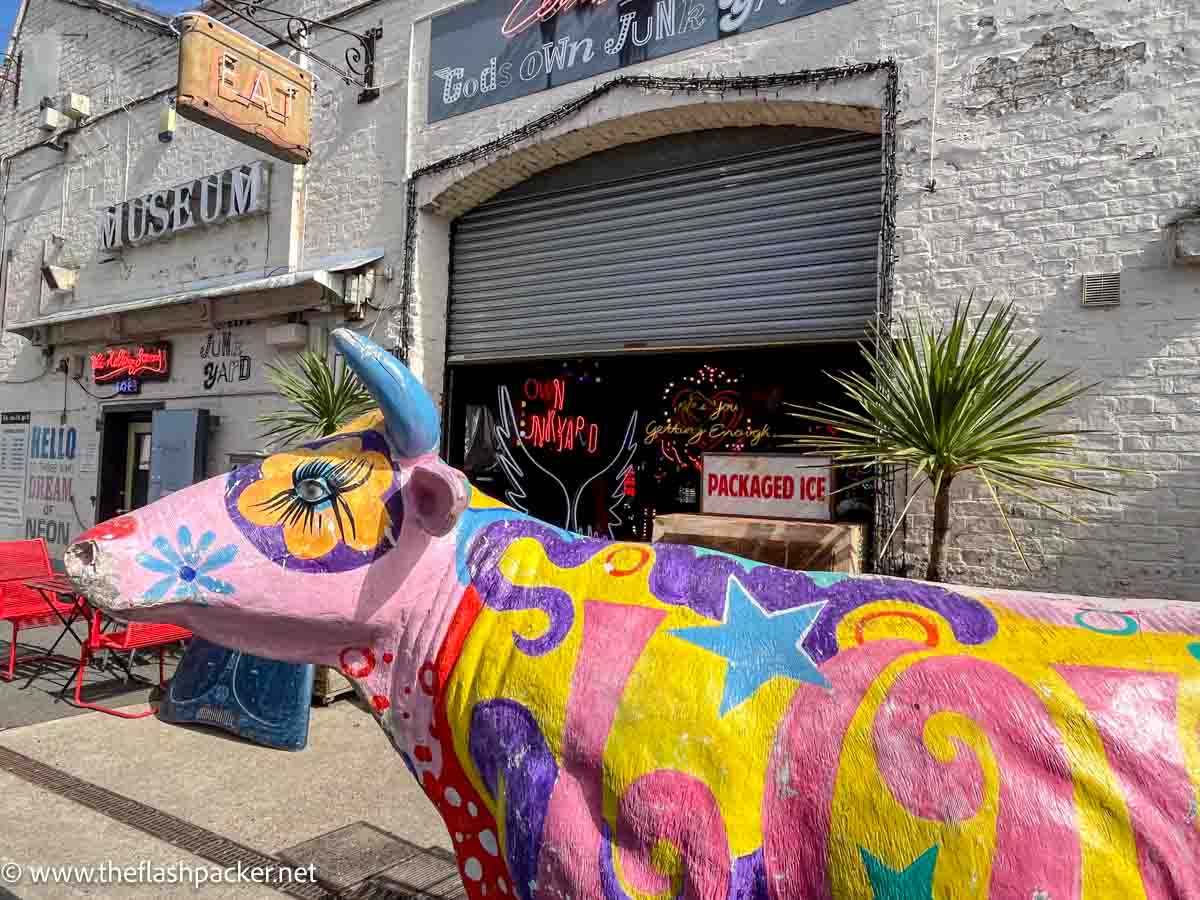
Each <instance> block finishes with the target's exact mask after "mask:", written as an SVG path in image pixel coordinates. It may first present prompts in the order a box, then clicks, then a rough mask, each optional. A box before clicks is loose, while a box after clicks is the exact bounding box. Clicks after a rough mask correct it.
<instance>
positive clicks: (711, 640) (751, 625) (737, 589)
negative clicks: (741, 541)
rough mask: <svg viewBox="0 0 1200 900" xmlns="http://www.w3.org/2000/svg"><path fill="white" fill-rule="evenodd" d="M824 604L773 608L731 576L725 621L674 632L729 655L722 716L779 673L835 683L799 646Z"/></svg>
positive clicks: (824, 683) (690, 641)
mask: <svg viewBox="0 0 1200 900" xmlns="http://www.w3.org/2000/svg"><path fill="white" fill-rule="evenodd" d="M824 605H825V604H824V603H823V602H821V603H808V604H806V605H804V606H799V607H796V608H795V609H787V610H782V611H780V612H775V613H769V612H767V611H766V610H765V609H763V608H762V607H761V606H759V605H758V601H757V600H755V599H754V598H753V597H752V596H750V593H749V592H748V591H747V590H746V588H745V587H744V586H743V585H742V583H741V582H740V581H738V580H737V578H734V577H732V576H731V577H730V579H729V582H728V583H727V584H726V586H725V618H724V620H723V621H722V622H721V624H720V625H711V626H700V627H695V628H678V629H675V630H673V631H672V632H671V634H673V635H675V636H676V637H678V638H681V639H682V640H685V641H687V642H688V643H689V644H695V645H696V646H697V647H703V648H704V649H705V650H709V651H711V652H713V653H715V654H717V655H718V656H721V657H724V658H725V659H726V660H727V661H728V663H729V665H728V667H727V668H726V671H725V691H724V694H723V696H722V697H721V715H722V716H723V715H725V713H727V712H729V711H730V710H731V709H733V708H735V707H736V706H738V705H740V704H741V703H742V702H743V701H745V700H746V699H748V698H749V697H750V696H751V695H752V694H753V693H754V692H755V691H757V690H758V689H759V688H760V687H761V686H762V685H763V684H765V683H766V682H768V681H770V680H771V679H772V678H774V677H776V676H778V675H782V676H784V677H785V678H792V679H795V680H796V681H804V682H807V683H809V684H819V685H821V687H829V686H830V684H829V681H828V680H827V679H826V678H825V676H824V675H822V674H821V673H820V671H818V669H817V667H816V665H815V664H814V663H813V661H812V657H810V656H809V655H808V654H807V653H806V652H805V651H804V648H803V647H801V646H800V644H801V642H802V641H803V640H804V636H805V635H806V634H807V633H808V630H809V629H810V628H811V627H812V624H813V622H814V621H815V620H816V618H817V615H818V614H819V613H820V612H821V607H823V606H824Z"/></svg>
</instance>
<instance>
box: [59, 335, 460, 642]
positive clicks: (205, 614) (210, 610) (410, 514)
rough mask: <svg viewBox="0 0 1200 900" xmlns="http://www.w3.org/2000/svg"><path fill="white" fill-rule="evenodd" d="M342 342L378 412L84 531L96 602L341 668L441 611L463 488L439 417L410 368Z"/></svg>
mask: <svg viewBox="0 0 1200 900" xmlns="http://www.w3.org/2000/svg"><path fill="white" fill-rule="evenodd" d="M334 340H335V342H336V343H337V346H338V347H339V349H340V350H341V351H342V353H343V354H344V355H345V357H346V360H347V362H348V363H349V365H350V366H351V368H352V369H353V370H354V372H356V373H357V374H358V376H359V377H360V378H361V379H362V381H363V383H364V384H365V385H366V387H367V389H368V390H369V391H370V392H371V395H372V396H373V397H374V399H375V400H376V402H377V403H378V404H379V409H380V411H379V412H378V413H374V414H370V415H367V416H364V417H363V418H361V419H359V420H357V421H356V422H353V423H351V424H350V425H348V426H347V427H346V428H344V429H343V430H342V431H340V432H339V433H338V434H336V435H332V436H330V437H327V438H323V439H321V440H318V441H314V442H313V443H311V444H308V445H307V446H304V447H300V448H297V449H294V450H287V451H284V452H281V453H277V454H275V455H273V456H270V457H268V458H267V459H265V460H263V461H262V462H261V463H260V464H258V465H252V466H244V467H242V468H240V469H238V470H237V471H236V472H233V473H231V474H229V475H221V476H218V477H216V478H210V479H209V480H207V481H205V482H202V483H200V484H196V485H193V486H192V487H189V488H186V489H185V490H181V491H178V492H177V493H174V494H171V495H170V496H168V497H165V498H163V499H162V500H159V501H158V502H156V503H152V504H150V505H149V506H146V507H143V508H142V509H140V510H137V511H136V512H133V513H130V514H128V515H125V516H122V517H120V518H118V519H115V520H112V521H109V522H106V523H103V524H101V525H99V526H98V527H96V528H94V529H92V530H91V531H89V532H87V533H86V534H84V535H81V536H80V539H79V540H78V541H76V542H75V543H74V544H73V545H72V546H71V547H70V548H69V549H68V550H67V554H66V566H67V571H68V572H69V573H70V575H71V577H72V578H73V579H74V580H75V581H76V583H77V584H79V586H80V587H81V589H82V590H84V591H85V592H86V595H87V596H88V598H89V600H90V601H91V602H92V603H93V604H95V605H97V606H99V607H101V608H102V609H105V610H107V611H109V612H111V613H113V614H115V615H117V616H118V617H120V618H123V619H127V620H129V621H133V622H138V621H144V622H163V623H171V624H178V625H184V626H187V627H189V628H191V629H192V630H193V631H195V632H196V633H197V634H199V635H201V636H202V637H205V638H208V639H209V640H212V641H214V642H217V643H219V644H222V645H224V646H227V647H232V648H235V649H240V650H244V651H247V652H251V653H257V654H260V655H263V656H268V657H271V658H274V659H282V660H290V661H296V662H318V663H329V664H333V661H335V660H336V659H337V657H338V653H339V651H341V650H342V649H343V648H345V647H347V646H357V645H362V646H370V645H371V644H373V643H375V641H376V639H378V638H381V637H383V635H384V634H385V633H390V632H394V631H395V630H396V629H397V627H398V626H400V625H401V624H402V623H403V621H404V620H405V619H406V618H407V617H409V616H411V615H413V613H414V612H415V610H416V609H417V608H419V607H421V606H425V607H428V606H429V605H430V604H433V603H436V602H438V600H439V597H441V596H443V595H444V591H446V590H447V589H448V588H449V587H450V585H449V584H448V583H447V579H448V577H452V575H453V571H454V543H453V535H452V532H453V530H454V526H455V524H456V522H457V520H458V517H459V515H460V514H461V512H462V510H463V508H464V506H465V504H466V499H467V491H468V488H467V485H466V482H465V479H464V477H463V476H462V474H461V473H459V472H457V471H455V470H454V469H451V468H449V467H448V466H446V465H444V464H443V463H442V462H441V461H439V460H438V458H437V456H436V452H435V451H436V448H437V444H438V433H439V426H438V415H437V411H436V410H435V408H434V405H433V401H432V400H431V399H430V397H429V395H428V394H427V393H426V392H425V390H424V388H423V387H422V386H421V384H420V383H419V382H418V381H417V380H416V378H414V377H413V375H412V373H411V372H409V371H408V369H407V368H405V367H404V366H403V365H402V364H401V363H399V362H398V361H397V360H396V359H394V358H393V357H392V356H391V355H389V354H388V353H386V352H385V351H384V350H382V349H381V348H380V347H378V346H376V345H375V344H373V343H371V342H370V341H369V340H365V339H363V338H361V337H358V336H357V335H355V334H353V333H351V332H349V331H345V330H341V331H338V332H335V333H334Z"/></svg>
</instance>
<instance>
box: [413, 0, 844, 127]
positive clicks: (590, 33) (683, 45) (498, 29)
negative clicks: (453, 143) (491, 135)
mask: <svg viewBox="0 0 1200 900" xmlns="http://www.w3.org/2000/svg"><path fill="white" fill-rule="evenodd" d="M850 2H853V0H480V2H478V3H470V4H466V5H464V6H460V7H456V8H455V9H452V10H449V11H448V12H445V13H443V14H442V15H440V16H435V17H434V19H433V22H432V27H431V37H430V50H429V55H430V65H429V71H430V73H431V74H430V78H429V121H430V122H437V121H439V120H441V119H448V118H450V117H451V116H457V115H461V114H462V113H465V112H471V111H472V110H476V109H483V108H484V107H487V106H492V105H493V104H496V103H504V102H506V101H508V100H514V99H516V98H517V97H524V96H526V95H528V94H534V93H537V92H538V91H544V90H546V89H547V88H552V87H557V86H558V85H560V84H568V83H570V82H572V81H578V80H579V79H581V78H588V77H590V76H592V75H599V74H601V73H604V72H611V71H613V70H615V69H621V68H624V67H625V66H630V65H633V64H634V63H639V62H644V61H646V60H650V59H657V58H658V57H660V56H666V55H667V54H669V53H678V52H679V51H681V50H688V49H690V48H692V47H699V46H701V45H702V44H708V43H712V42H713V41H718V40H721V39H723V38H727V37H734V36H736V35H739V34H743V33H745V32H748V31H754V30H755V29H758V28H764V27H766V26H767V25H774V24H776V23H778V22H785V21H787V20H789V19H797V18H800V17H801V16H807V15H811V14H813V13H815V12H820V11H821V10H825V9H830V8H832V7H835V6H842V5H844V4H846V3H850Z"/></svg>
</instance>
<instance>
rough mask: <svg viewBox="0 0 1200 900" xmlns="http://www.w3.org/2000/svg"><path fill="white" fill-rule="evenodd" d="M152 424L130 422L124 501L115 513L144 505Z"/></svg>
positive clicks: (146, 493)
mask: <svg viewBox="0 0 1200 900" xmlns="http://www.w3.org/2000/svg"><path fill="white" fill-rule="evenodd" d="M153 430H154V426H153V425H152V424H150V423H149V422H130V423H129V437H128V440H127V441H126V445H127V449H126V451H125V503H126V506H125V508H123V509H118V510H117V514H118V515H120V514H121V513H126V512H129V511H130V510H134V509H137V508H139V507H141V506H145V505H146V501H147V499H148V498H149V493H150V447H151V444H152V441H153Z"/></svg>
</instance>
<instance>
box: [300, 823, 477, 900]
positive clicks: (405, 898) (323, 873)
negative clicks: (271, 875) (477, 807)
mask: <svg viewBox="0 0 1200 900" xmlns="http://www.w3.org/2000/svg"><path fill="white" fill-rule="evenodd" d="M279 857H280V858H281V859H285V860H287V861H288V862H290V863H291V864H292V865H295V866H307V865H310V864H311V865H312V866H314V868H315V869H316V872H317V880H318V881H319V882H320V883H321V884H323V885H324V886H325V887H327V888H329V889H330V890H333V891H336V892H337V896H338V898H339V900H457V898H465V897H466V895H467V894H466V891H465V890H464V889H463V884H462V880H461V879H460V878H459V875H458V866H457V864H456V863H455V860H454V854H452V853H450V852H449V851H447V850H444V849H442V848H441V847H420V846H418V845H417V844H414V843H412V842H411V841H406V840H404V838H401V837H397V836H396V835H394V834H391V833H390V832H387V831H384V830H383V829H381V828H376V827H375V826H374V825H370V824H368V823H366V822H355V823H354V824H352V825H347V826H345V827H344V828H339V829H337V830H336V831H330V832H328V833H327V834H323V835H320V836H319V837H315V838H313V839H312V840H308V841H305V842H304V843H302V844H297V845H296V846H294V847H289V848H287V849H286V850H280V851H279Z"/></svg>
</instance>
